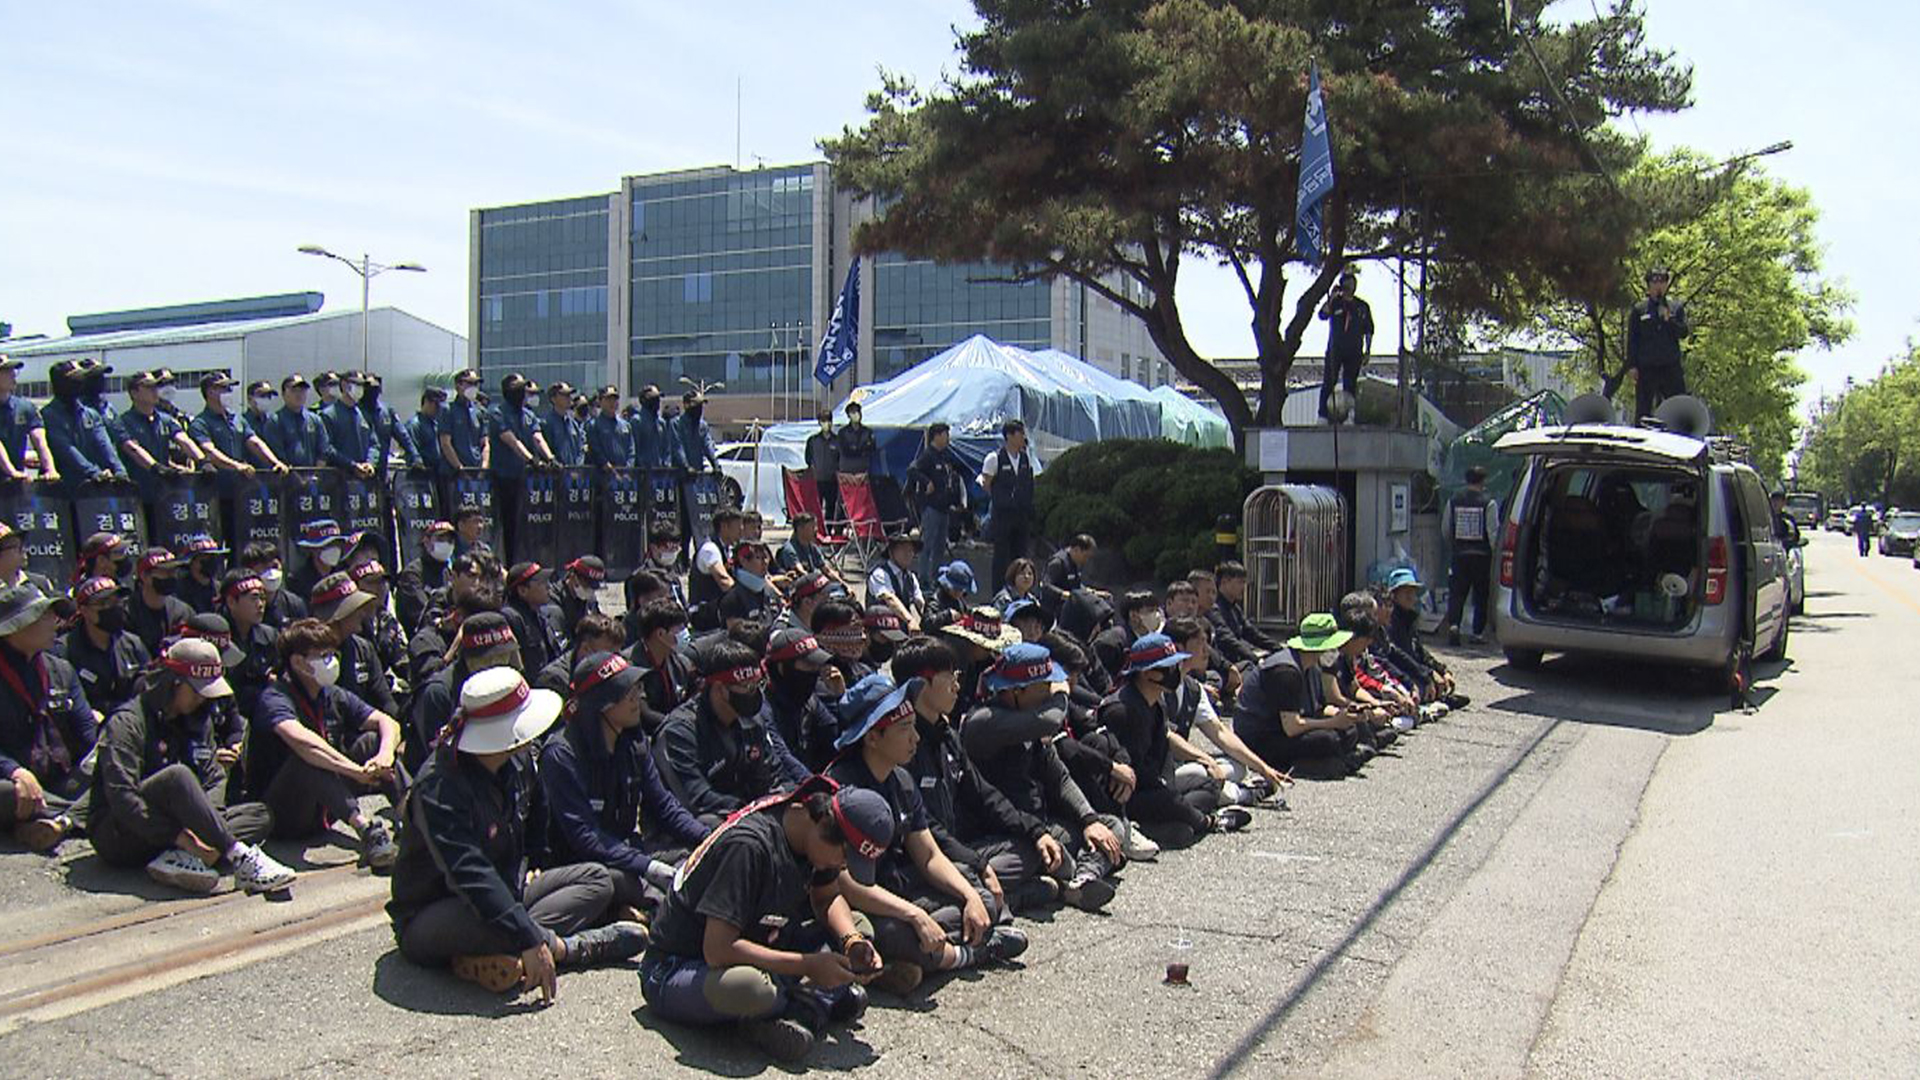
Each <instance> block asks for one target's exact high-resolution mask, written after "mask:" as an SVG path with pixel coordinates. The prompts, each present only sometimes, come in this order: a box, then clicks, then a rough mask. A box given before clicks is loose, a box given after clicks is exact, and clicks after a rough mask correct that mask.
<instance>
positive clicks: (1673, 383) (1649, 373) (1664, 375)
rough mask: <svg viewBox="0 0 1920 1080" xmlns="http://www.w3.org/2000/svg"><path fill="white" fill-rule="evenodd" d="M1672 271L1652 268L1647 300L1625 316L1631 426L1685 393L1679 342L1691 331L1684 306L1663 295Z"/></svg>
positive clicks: (1670, 279) (1648, 274)
mask: <svg viewBox="0 0 1920 1080" xmlns="http://www.w3.org/2000/svg"><path fill="white" fill-rule="evenodd" d="M1672 283H1673V271H1671V270H1669V269H1667V268H1666V267H1665V266H1656V267H1654V268H1653V269H1651V270H1649V271H1647V298H1646V299H1645V300H1641V301H1639V302H1638V303H1636V304H1634V305H1633V310H1632V311H1630V312H1628V313H1627V367H1628V368H1629V369H1630V370H1632V371H1634V372H1635V373H1636V374H1637V377H1636V378H1635V379H1634V390H1633V419H1634V422H1635V423H1639V422H1640V421H1641V420H1644V419H1646V418H1647V417H1649V416H1652V415H1653V411H1654V410H1655V409H1657V408H1659V407H1660V403H1661V402H1663V401H1665V400H1667V399H1668V398H1670V397H1678V396H1680V395H1681V394H1684V393H1686V392H1687V375H1686V371H1685V370H1684V369H1683V368H1682V367H1681V366H1680V359H1681V358H1680V342H1681V341H1683V340H1685V339H1686V337H1687V335H1688V334H1691V333H1692V332H1693V327H1691V326H1689V325H1687V307H1686V305H1685V304H1683V303H1681V302H1680V301H1678V300H1673V299H1670V298H1668V296H1667V287H1668V286H1669V285H1671V284H1672Z"/></svg>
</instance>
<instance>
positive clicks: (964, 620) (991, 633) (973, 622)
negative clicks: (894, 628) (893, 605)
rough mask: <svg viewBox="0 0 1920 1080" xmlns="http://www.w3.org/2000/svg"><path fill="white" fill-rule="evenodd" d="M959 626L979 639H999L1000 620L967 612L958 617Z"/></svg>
mask: <svg viewBox="0 0 1920 1080" xmlns="http://www.w3.org/2000/svg"><path fill="white" fill-rule="evenodd" d="M896 621H898V620H896ZM960 625H961V626H963V627H966V628H967V629H968V630H970V631H972V632H973V633H976V634H979V635H980V636H981V637H999V636H1000V620H999V619H988V618H983V617H982V616H979V615H975V614H973V613H972V612H968V613H967V614H965V615H962V616H960Z"/></svg>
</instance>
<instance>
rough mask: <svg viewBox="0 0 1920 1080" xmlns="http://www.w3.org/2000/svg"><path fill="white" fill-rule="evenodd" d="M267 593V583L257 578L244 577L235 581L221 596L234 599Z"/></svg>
mask: <svg viewBox="0 0 1920 1080" xmlns="http://www.w3.org/2000/svg"><path fill="white" fill-rule="evenodd" d="M266 591H267V583H266V582H264V581H261V580H260V579H259V578H257V577H243V578H240V579H238V580H236V581H234V582H233V584H231V585H228V586H227V587H226V589H224V590H223V591H222V593H221V595H223V596H226V597H227V598H228V599H232V598H233V597H236V596H245V595H246V594H248V593H257V592H259V593H263V592H266Z"/></svg>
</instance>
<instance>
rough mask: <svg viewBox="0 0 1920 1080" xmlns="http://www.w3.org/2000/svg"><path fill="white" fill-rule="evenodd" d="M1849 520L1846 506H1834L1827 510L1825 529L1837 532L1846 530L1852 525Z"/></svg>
mask: <svg viewBox="0 0 1920 1080" xmlns="http://www.w3.org/2000/svg"><path fill="white" fill-rule="evenodd" d="M1850 521H1851V518H1850V517H1849V516H1848V514H1847V508H1846V507H1844V506H1836V507H1834V508H1833V509H1831V510H1829V511H1827V521H1826V530H1827V531H1828V532H1837V533H1843V532H1846V531H1847V530H1848V529H1849V528H1851V527H1852V526H1851V525H1850V524H1849V522H1850Z"/></svg>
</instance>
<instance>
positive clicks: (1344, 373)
mask: <svg viewBox="0 0 1920 1080" xmlns="http://www.w3.org/2000/svg"><path fill="white" fill-rule="evenodd" d="M1366 366H1367V358H1366V356H1365V355H1364V354H1362V353H1355V354H1353V355H1352V356H1341V357H1333V356H1329V357H1327V360H1326V364H1325V368H1326V372H1325V374H1323V375H1322V376H1321V377H1320V418H1321V419H1323V420H1326V421H1328V422H1329V423H1331V422H1332V421H1333V417H1332V416H1331V415H1329V414H1328V403H1329V402H1331V401H1332V400H1333V390H1334V387H1335V386H1336V385H1337V386H1339V387H1340V388H1341V389H1343V390H1345V391H1346V392H1347V393H1349V394H1351V395H1353V396H1354V408H1355V409H1356V410H1357V409H1358V408H1359V395H1360V369H1361V368H1363V367H1366ZM1353 419H1354V418H1353V417H1352V416H1349V417H1347V421H1348V422H1349V423H1351V422H1352V421H1353Z"/></svg>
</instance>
